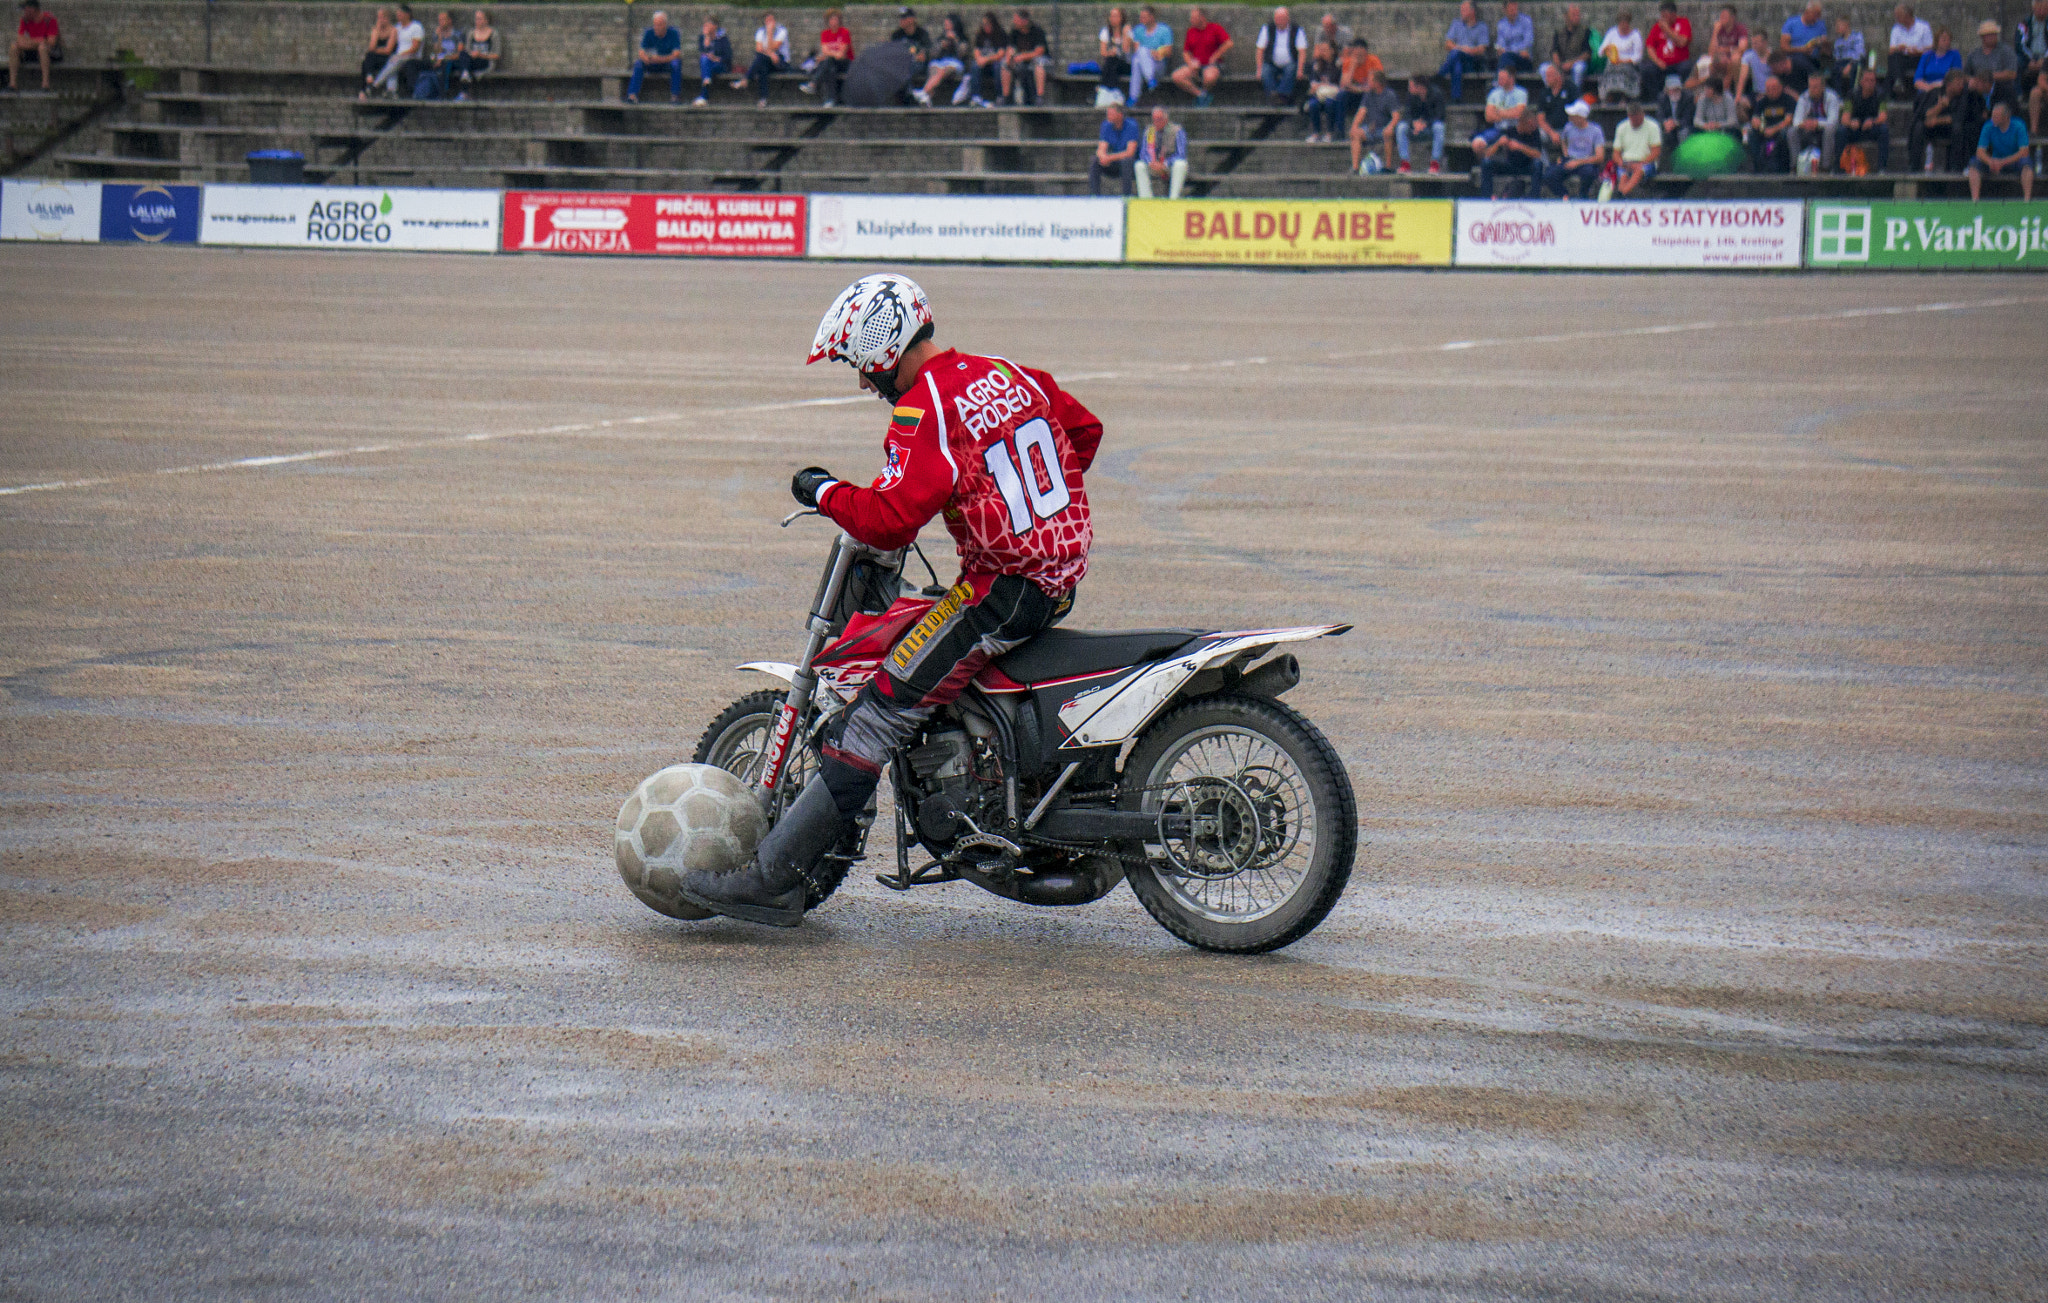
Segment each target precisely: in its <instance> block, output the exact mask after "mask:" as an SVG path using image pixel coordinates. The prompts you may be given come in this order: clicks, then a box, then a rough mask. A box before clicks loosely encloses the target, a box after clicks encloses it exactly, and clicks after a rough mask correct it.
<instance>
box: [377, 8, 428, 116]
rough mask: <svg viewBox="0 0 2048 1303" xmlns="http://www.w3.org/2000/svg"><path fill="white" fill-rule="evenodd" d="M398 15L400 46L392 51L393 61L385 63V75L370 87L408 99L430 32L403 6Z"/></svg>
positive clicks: (378, 77) (388, 60) (380, 76)
mask: <svg viewBox="0 0 2048 1303" xmlns="http://www.w3.org/2000/svg"><path fill="white" fill-rule="evenodd" d="M397 12H398V20H397V21H398V44H397V46H396V47H395V48H394V49H393V50H392V51H391V57H390V58H389V59H386V60H385V61H384V71H382V72H380V73H378V74H377V77H376V80H375V81H372V82H371V83H370V89H371V90H382V91H385V92H387V93H389V94H392V95H398V96H405V95H410V94H411V93H412V78H413V75H414V74H415V73H416V72H417V71H418V70H419V66H420V50H421V48H422V47H423V46H425V45H426V43H427V29H426V28H425V27H423V26H421V25H420V22H419V20H418V19H416V18H414V17H413V16H412V7H411V6H409V5H400V6H398V11H397Z"/></svg>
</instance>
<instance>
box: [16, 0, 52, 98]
mask: <svg viewBox="0 0 2048 1303" xmlns="http://www.w3.org/2000/svg"><path fill="white" fill-rule="evenodd" d="M62 48H63V46H62V38H61V37H59V36H58V34H57V17H56V15H55V14H46V13H44V12H43V6H42V3H41V0H21V21H20V22H19V23H17V24H16V25H15V28H14V44H13V46H12V47H10V48H9V51H8V55H7V89H8V90H10V91H19V90H20V89H21V56H22V55H24V54H32V55H34V56H35V59H36V63H37V64H39V65H40V66H41V67H42V70H43V89H44V90H45V91H47V90H49V89H50V65H51V64H53V63H55V62H57V60H59V59H61V58H63V57H64V56H63V53H62Z"/></svg>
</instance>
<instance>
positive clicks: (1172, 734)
mask: <svg viewBox="0 0 2048 1303" xmlns="http://www.w3.org/2000/svg"><path fill="white" fill-rule="evenodd" d="M1124 782H1125V784H1126V785H1127V786H1128V787H1129V788H1130V789H1131V790H1129V791H1127V792H1125V794H1124V796H1123V799H1122V802H1121V804H1122V806H1123V808H1124V809H1126V810H1144V811H1145V812H1147V813H1153V814H1156V813H1159V812H1161V811H1163V810H1167V809H1169V808H1173V809H1175V810H1176V812H1181V813H1188V814H1191V815H1194V816H1195V817H1196V820H1197V823H1196V831H1195V832H1194V833H1191V834H1190V835H1189V836H1188V837H1186V838H1181V839H1178V840H1177V841H1175V842H1173V843H1171V844H1169V843H1167V842H1166V841H1165V839H1163V838H1161V839H1156V840H1155V839H1150V838H1148V839H1147V840H1148V841H1151V842H1153V845H1154V846H1156V847H1157V849H1151V848H1148V855H1147V860H1146V862H1145V863H1144V864H1137V863H1131V864H1129V865H1128V867H1127V868H1126V870H1125V873H1126V876H1127V877H1128V878H1129V879H1130V883H1131V890H1132V891H1133V892H1135V893H1136V894H1137V897H1138V900H1139V901H1140V902H1141V903H1142V904H1143V905H1144V906H1145V909H1146V911H1147V912H1148V913H1150V914H1151V915H1152V917H1153V918H1154V919H1156V920H1158V922H1159V925H1160V926H1161V927H1163V928H1165V929H1166V930H1167V931H1169V932H1171V933H1173V934H1174V935H1175V936H1177V937H1179V938H1180V939H1181V940H1183V941H1185V942H1187V943H1188V944H1189V945H1191V946H1196V947H1199V948H1200V949H1203V950H1213V951H1217V952H1220V953H1222V954H1232V955H1254V954H1261V953H1264V952H1265V951H1268V950H1278V949H1279V948H1280V947H1282V946H1285V945H1291V944H1292V943H1294V942H1296V941H1299V940H1300V939H1301V938H1302V937H1304V936H1307V935H1308V934H1309V933H1310V932H1311V931H1313V930H1314V929H1315V927H1316V925H1317V924H1319V923H1321V922H1322V921H1323V919H1324V918H1325V917H1327V916H1328V915H1329V912H1330V910H1331V909H1332V908H1333V907H1334V906H1335V905H1336V903H1337V898H1338V897H1339V896H1340V895H1342V894H1343V892H1344V884H1345V883H1346V882H1348V881H1350V878H1351V866H1352V862H1353V860H1354V859H1356V857H1357V854H1358V801H1357V798H1356V797H1355V796H1354V795H1353V794H1352V791H1351V779H1350V777H1349V776H1348V775H1347V774H1346V773H1345V772H1344V763H1343V761H1342V760H1340V759H1339V758H1338V756H1337V752H1336V749H1335V748H1334V747H1332V746H1331V745H1330V743H1329V739H1327V738H1325V737H1324V736H1323V734H1322V730H1320V729H1318V728H1317V727H1316V726H1315V725H1314V724H1312V723H1310V722H1309V721H1308V719H1307V718H1306V717H1304V716H1303V715H1302V714H1301V713H1300V712H1298V711H1296V710H1294V709H1292V708H1291V707H1288V706H1285V705H1282V704H1281V703H1279V702H1277V701H1273V700H1271V699H1268V698H1253V697H1206V698H1203V699H1201V700H1198V701H1194V702H1190V703H1189V704H1187V705H1184V706H1181V707H1180V708H1178V709H1176V710H1173V711H1170V712H1168V713H1167V714H1165V715H1163V716H1161V717H1160V718H1159V719H1158V720H1156V721H1155V722H1154V723H1153V725H1152V727H1151V728H1149V729H1147V730H1146V731H1145V735H1144V736H1143V737H1142V738H1141V739H1140V740H1139V742H1138V745H1137V747H1136V748H1135V749H1133V750H1132V752H1131V757H1130V760H1129V762H1128V763H1127V764H1126V765H1125V766H1124ZM1162 788H1163V789H1167V790H1160V789H1162ZM1146 789H1150V790H1146Z"/></svg>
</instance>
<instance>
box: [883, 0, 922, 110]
mask: <svg viewBox="0 0 2048 1303" xmlns="http://www.w3.org/2000/svg"><path fill="white" fill-rule="evenodd" d="M889 39H890V40H892V41H895V42H897V43H898V44H901V45H907V46H909V47H910V84H911V85H913V86H917V85H918V83H920V82H922V81H923V80H924V74H925V70H926V69H927V68H929V67H930V66H931V62H932V34H931V33H930V32H928V31H926V30H925V29H924V24H923V23H920V22H919V21H917V10H915V9H912V8H910V7H909V6H907V5H906V6H905V7H904V8H902V9H899V10H897V11H896V30H895V31H893V32H891V33H889ZM920 89H922V88H921V87H920Z"/></svg>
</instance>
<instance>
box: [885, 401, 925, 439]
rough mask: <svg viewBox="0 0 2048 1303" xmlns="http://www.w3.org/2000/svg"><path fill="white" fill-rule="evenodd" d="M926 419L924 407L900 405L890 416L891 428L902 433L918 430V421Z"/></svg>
mask: <svg viewBox="0 0 2048 1303" xmlns="http://www.w3.org/2000/svg"><path fill="white" fill-rule="evenodd" d="M923 420H924V409H923V408H922V407H899V408H897V409H896V411H895V413H894V414H893V415H891V417H890V418H889V428H890V429H892V430H895V431H897V432H898V433H901V434H911V433H913V432H915V431H916V429H917V427H918V423H919V422H921V421H923Z"/></svg>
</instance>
